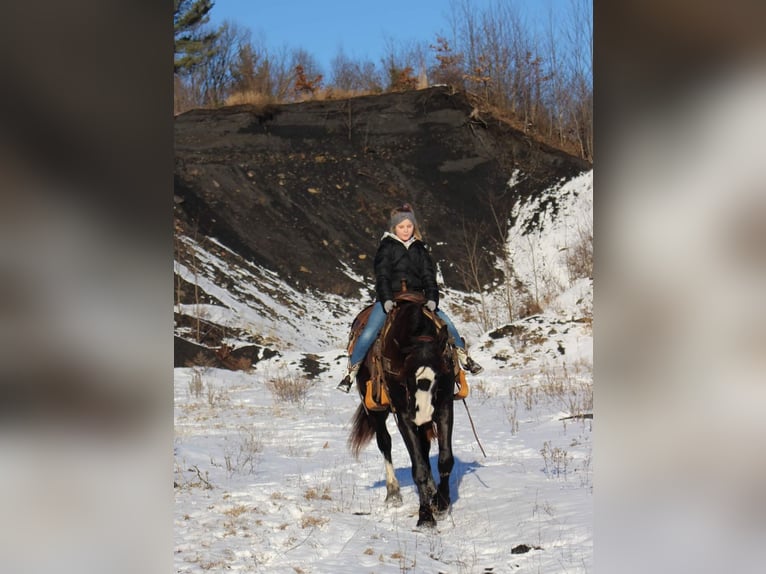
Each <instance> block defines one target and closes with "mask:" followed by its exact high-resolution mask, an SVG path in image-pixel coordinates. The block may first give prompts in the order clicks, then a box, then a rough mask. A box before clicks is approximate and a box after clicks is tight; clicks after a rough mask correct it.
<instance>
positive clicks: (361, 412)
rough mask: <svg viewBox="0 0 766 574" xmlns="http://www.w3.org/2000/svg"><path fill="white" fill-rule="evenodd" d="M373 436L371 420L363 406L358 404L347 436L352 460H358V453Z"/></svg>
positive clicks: (373, 427) (373, 429) (373, 428)
mask: <svg viewBox="0 0 766 574" xmlns="http://www.w3.org/2000/svg"><path fill="white" fill-rule="evenodd" d="M374 436H375V426H374V425H373V423H372V418H371V417H370V416H369V415H368V414H367V410H366V409H365V408H364V405H363V404H362V403H359V406H358V407H357V409H356V412H355V413H354V418H353V420H352V422H351V434H350V435H349V436H348V448H349V449H350V450H351V453H352V454H353V455H354V458H359V453H360V452H362V449H363V448H364V447H365V446H367V443H369V442H370V441H371V440H372V437H374Z"/></svg>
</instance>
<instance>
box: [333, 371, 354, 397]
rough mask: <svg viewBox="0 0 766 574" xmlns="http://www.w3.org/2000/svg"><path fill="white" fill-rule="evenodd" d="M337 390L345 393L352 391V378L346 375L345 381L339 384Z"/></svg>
mask: <svg viewBox="0 0 766 574" xmlns="http://www.w3.org/2000/svg"><path fill="white" fill-rule="evenodd" d="M335 388H336V389H338V390H339V391H342V392H344V393H347V392H349V391H350V390H351V377H349V376H348V375H346V376H345V377H344V378H343V380H342V381H341V382H340V383H338V386H337V387H335Z"/></svg>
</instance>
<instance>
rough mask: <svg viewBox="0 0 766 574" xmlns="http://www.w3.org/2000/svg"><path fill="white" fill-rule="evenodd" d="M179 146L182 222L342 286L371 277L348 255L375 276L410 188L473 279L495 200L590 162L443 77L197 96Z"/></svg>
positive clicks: (501, 204) (444, 245) (439, 257)
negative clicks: (391, 217)
mask: <svg viewBox="0 0 766 574" xmlns="http://www.w3.org/2000/svg"><path fill="white" fill-rule="evenodd" d="M175 148H176V153H175V157H176V159H175V161H176V165H175V184H174V191H175V198H174V205H175V217H176V220H177V221H176V223H177V230H178V229H179V228H180V230H181V231H180V232H181V233H186V234H189V235H190V236H191V235H195V236H198V237H214V238H215V239H216V240H217V241H219V242H220V243H222V244H223V245H225V246H226V247H228V248H229V249H231V250H233V251H235V252H236V253H237V254H239V255H241V256H243V257H245V258H246V259H248V260H250V261H252V262H253V263H255V264H257V265H262V266H263V267H266V268H267V269H270V270H272V271H274V272H275V273H276V274H277V275H278V276H279V277H280V278H282V279H283V280H285V281H287V282H288V283H289V284H290V285H292V286H293V287H294V288H296V289H298V290H301V291H305V290H308V289H316V290H320V291H323V292H327V293H334V294H339V295H349V294H351V293H358V291H359V288H360V283H359V282H357V281H355V280H354V279H353V278H351V277H349V275H348V273H343V272H342V267H343V266H344V265H346V266H348V267H349V268H350V270H351V271H353V272H354V273H356V274H357V275H359V276H361V277H363V278H366V280H367V281H369V282H370V283H371V281H370V279H371V277H372V263H371V261H372V256H373V255H374V253H375V249H376V246H377V242H378V239H379V238H380V236H381V234H382V232H383V231H384V228H385V224H386V221H387V214H388V211H389V210H390V209H391V208H392V207H394V206H396V205H397V204H399V203H401V202H403V201H409V202H411V203H412V204H413V205H414V206H415V209H416V214H417V215H418V218H419V222H420V223H421V226H422V227H423V231H424V234H425V239H426V242H427V243H429V245H430V246H431V248H432V251H433V255H434V258H435V260H436V261H437V262H439V263H440V264H441V269H442V272H443V274H444V281H445V283H446V284H447V285H448V286H450V287H454V288H457V289H465V281H464V275H463V274H462V273H461V269H462V268H464V267H465V262H466V259H467V258H468V256H467V253H468V251H470V246H471V245H476V246H477V247H478V249H479V251H480V253H481V257H475V259H476V260H477V261H480V267H481V269H480V276H481V278H482V281H489V280H491V279H492V278H493V276H494V275H495V274H496V273H498V271H496V270H494V269H493V267H492V265H491V264H490V263H491V262H492V261H494V257H493V253H494V252H495V250H496V249H497V245H498V237H499V236H500V233H499V232H498V224H497V223H496V222H497V221H498V218H496V214H505V215H500V217H499V219H500V220H504V219H505V218H506V217H507V214H509V213H511V209H512V207H513V205H514V204H515V202H517V201H518V200H519V199H520V198H522V197H524V196H526V195H534V194H536V193H538V192H539V191H541V190H543V189H545V188H548V187H550V186H552V185H554V184H556V183H557V182H560V181H561V180H562V179H569V178H571V177H573V176H574V175H576V174H578V173H580V172H582V171H584V170H587V169H590V167H591V166H590V165H589V164H588V163H587V162H584V161H582V160H580V159H578V158H575V157H572V156H570V155H568V154H566V153H563V152H561V151H559V150H555V149H553V148H550V147H548V146H545V145H543V144H540V143H538V142H536V141H535V140H533V139H531V138H530V137H528V136H526V135H525V134H523V133H521V132H519V131H518V130H515V129H513V128H512V127H510V126H509V125H508V124H507V123H504V122H502V121H500V120H498V119H496V118H493V117H492V116H491V115H488V114H486V113H482V112H481V111H479V110H478V109H477V108H476V107H475V106H474V105H473V104H472V102H471V99H470V98H469V97H468V96H467V95H466V94H463V93H453V92H452V91H451V90H450V89H449V88H446V87H434V88H429V89H426V90H419V91H410V92H404V93H391V94H383V95H377V96H365V97H360V98H353V99H349V100H333V101H307V102H302V103H295V104H286V105H273V106H266V107H255V106H235V107H228V108H222V109H217V110H195V111H191V112H187V113H185V114H182V115H180V116H178V117H177V118H176V120H175ZM511 178H514V179H515V180H516V181H519V183H518V184H517V185H515V186H514V187H513V189H512V190H511V189H510V188H509V186H508V185H507V183H508V181H509V180H511ZM553 208H554V209H555V206H553ZM501 225H502V223H501ZM477 240H478V241H477ZM187 302H188V301H187Z"/></svg>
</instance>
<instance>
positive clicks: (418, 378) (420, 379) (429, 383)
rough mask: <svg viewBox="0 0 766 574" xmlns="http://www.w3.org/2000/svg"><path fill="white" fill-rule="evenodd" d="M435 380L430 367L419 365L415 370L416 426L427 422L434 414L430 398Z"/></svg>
mask: <svg viewBox="0 0 766 574" xmlns="http://www.w3.org/2000/svg"><path fill="white" fill-rule="evenodd" d="M435 382H436V373H434V371H433V369H431V367H420V368H419V369H418V370H417V371H416V372H415V383H416V388H417V390H416V391H415V424H416V425H418V426H420V425H422V424H425V423H427V422H429V421H430V420H431V416H432V415H433V414H434V407H433V405H432V404H431V399H432V398H433V390H434V383H435ZM424 387H425V388H424ZM426 389H427V390H426Z"/></svg>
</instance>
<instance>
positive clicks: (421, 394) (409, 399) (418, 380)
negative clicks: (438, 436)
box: [386, 303, 453, 426]
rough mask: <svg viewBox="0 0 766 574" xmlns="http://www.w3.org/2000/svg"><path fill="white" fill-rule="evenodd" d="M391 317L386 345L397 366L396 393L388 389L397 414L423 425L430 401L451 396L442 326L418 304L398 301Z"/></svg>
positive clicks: (431, 406) (427, 418) (430, 410)
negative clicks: (396, 405) (396, 404)
mask: <svg viewBox="0 0 766 574" xmlns="http://www.w3.org/2000/svg"><path fill="white" fill-rule="evenodd" d="M392 320H393V321H394V324H393V325H392V327H391V331H390V332H391V335H390V338H389V342H390V344H388V345H386V347H387V351H388V352H387V355H388V358H389V360H390V361H391V364H392V365H395V366H397V368H396V369H395V370H396V371H397V373H396V374H397V380H398V382H399V385H398V386H399V389H398V391H399V392H397V390H395V389H390V394H391V395H392V399H394V397H395V395H398V400H397V401H396V402H398V403H399V405H398V408H397V410H398V411H399V414H400V416H408V417H411V418H412V420H413V421H414V422H415V424H416V425H418V426H420V425H424V424H427V423H429V422H431V417H432V415H433V412H434V404H435V403H436V402H437V401H438V400H444V398H445V397H447V396H449V397H451V396H452V386H453V379H452V377H451V372H452V370H451V368H450V365H449V364H448V362H447V354H446V342H447V333H446V327H444V328H443V329H441V330H437V328H436V325H435V324H434V322H433V321H432V320H431V319H429V318H428V317H426V316H425V315H424V313H423V308H422V305H421V304H418V303H400V304H399V306H398V308H397V311H396V314H395V316H394V317H393V318H392ZM394 354H395V355H396V356H393V355H394Z"/></svg>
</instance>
